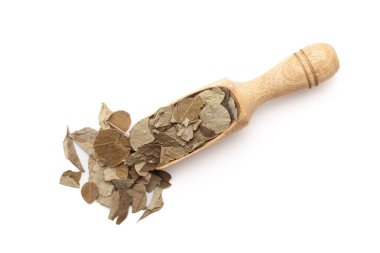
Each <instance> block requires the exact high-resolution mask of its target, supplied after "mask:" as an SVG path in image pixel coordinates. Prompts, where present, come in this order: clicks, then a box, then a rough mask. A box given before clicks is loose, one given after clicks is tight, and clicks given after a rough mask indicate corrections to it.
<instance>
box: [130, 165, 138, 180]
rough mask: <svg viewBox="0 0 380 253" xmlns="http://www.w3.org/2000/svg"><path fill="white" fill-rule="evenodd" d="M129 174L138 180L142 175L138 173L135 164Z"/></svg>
mask: <svg viewBox="0 0 380 253" xmlns="http://www.w3.org/2000/svg"><path fill="white" fill-rule="evenodd" d="M129 175H130V177H131V179H132V180H133V181H136V180H137V179H138V178H139V177H140V175H139V174H137V172H136V169H135V167H134V166H133V167H132V168H131V170H130V171H129Z"/></svg>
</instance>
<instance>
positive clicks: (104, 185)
mask: <svg viewBox="0 0 380 253" xmlns="http://www.w3.org/2000/svg"><path fill="white" fill-rule="evenodd" d="M98 188H99V195H102V196H103V197H105V198H106V197H108V196H110V195H111V194H112V192H113V191H114V190H115V186H114V185H113V183H110V182H106V181H100V182H99V183H98Z"/></svg>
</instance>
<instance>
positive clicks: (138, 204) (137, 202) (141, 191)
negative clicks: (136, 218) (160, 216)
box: [128, 184, 147, 213]
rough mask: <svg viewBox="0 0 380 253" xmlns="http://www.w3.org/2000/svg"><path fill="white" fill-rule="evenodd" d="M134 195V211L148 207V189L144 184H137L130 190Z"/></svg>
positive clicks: (129, 192)
mask: <svg viewBox="0 0 380 253" xmlns="http://www.w3.org/2000/svg"><path fill="white" fill-rule="evenodd" d="M128 194H129V195H130V196H131V197H132V213H136V212H138V211H141V210H143V209H145V208H146V201H147V197H146V190H145V186H144V185H142V184H135V185H134V186H133V187H132V189H130V190H128Z"/></svg>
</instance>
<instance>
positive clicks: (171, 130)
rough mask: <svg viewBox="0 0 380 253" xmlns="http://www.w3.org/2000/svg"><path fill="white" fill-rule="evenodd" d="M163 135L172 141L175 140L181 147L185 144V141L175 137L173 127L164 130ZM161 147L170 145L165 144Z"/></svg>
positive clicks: (176, 132)
mask: <svg viewBox="0 0 380 253" xmlns="http://www.w3.org/2000/svg"><path fill="white" fill-rule="evenodd" d="M165 134H166V135H167V136H169V137H171V138H172V139H174V140H176V141H177V142H178V143H179V144H180V145H181V146H184V145H185V144H186V141H185V140H182V138H180V137H178V136H177V134H178V131H177V129H176V128H175V127H174V126H173V127H171V128H169V129H168V130H166V131H165ZM163 145H164V146H172V145H168V144H167V143H163Z"/></svg>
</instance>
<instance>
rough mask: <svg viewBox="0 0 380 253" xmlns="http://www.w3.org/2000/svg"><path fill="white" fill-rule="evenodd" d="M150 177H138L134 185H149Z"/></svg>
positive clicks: (148, 175)
mask: <svg viewBox="0 0 380 253" xmlns="http://www.w3.org/2000/svg"><path fill="white" fill-rule="evenodd" d="M151 177H152V174H151V173H148V174H147V175H146V176H145V177H141V176H140V177H139V178H138V179H137V180H136V181H135V183H136V184H143V185H146V184H148V183H149V181H150V178H151Z"/></svg>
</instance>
